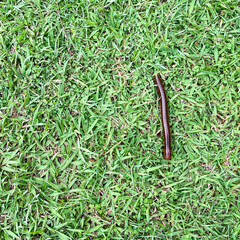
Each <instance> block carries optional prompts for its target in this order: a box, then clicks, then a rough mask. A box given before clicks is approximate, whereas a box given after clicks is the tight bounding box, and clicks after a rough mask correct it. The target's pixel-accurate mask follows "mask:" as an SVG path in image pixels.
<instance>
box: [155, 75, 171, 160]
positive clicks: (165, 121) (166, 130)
mask: <svg viewBox="0 0 240 240" xmlns="http://www.w3.org/2000/svg"><path fill="white" fill-rule="evenodd" d="M154 76H155V82H156V84H157V90H158V93H159V95H160V97H161V103H160V106H161V119H162V128H163V136H164V158H165V159H166V160H170V159H171V133H170V127H169V117H168V107H167V97H166V93H165V90H164V87H163V83H162V80H161V78H160V77H159V76H158V74H157V73H156V74H155V75H154Z"/></svg>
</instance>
